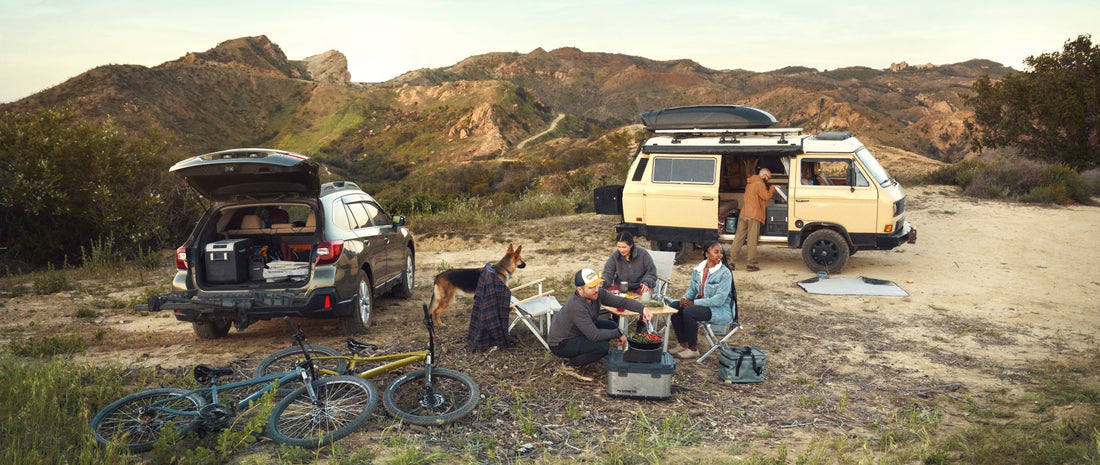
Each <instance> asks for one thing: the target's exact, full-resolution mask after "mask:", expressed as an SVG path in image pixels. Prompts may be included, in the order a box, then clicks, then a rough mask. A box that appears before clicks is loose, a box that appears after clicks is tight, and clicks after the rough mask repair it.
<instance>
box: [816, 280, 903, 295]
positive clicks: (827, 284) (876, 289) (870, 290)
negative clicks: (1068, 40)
mask: <svg viewBox="0 0 1100 465" xmlns="http://www.w3.org/2000/svg"><path fill="white" fill-rule="evenodd" d="M798 286H799V287H801V288H802V289H803V290H805V291H806V292H809V293H810V294H828V295H884V296H896V297H907V296H909V293H908V292H906V291H905V289H902V288H901V287H899V286H898V285H897V284H894V282H893V281H886V280H882V279H874V278H865V277H863V276H860V277H858V278H826V279H821V278H818V277H813V278H810V279H807V280H803V281H799V282H798Z"/></svg>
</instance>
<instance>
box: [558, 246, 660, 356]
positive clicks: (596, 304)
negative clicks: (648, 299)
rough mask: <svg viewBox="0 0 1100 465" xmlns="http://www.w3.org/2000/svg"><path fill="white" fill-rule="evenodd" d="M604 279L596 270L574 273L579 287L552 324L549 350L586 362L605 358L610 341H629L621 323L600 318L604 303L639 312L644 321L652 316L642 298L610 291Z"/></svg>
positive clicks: (574, 281)
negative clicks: (604, 285) (639, 300)
mask: <svg viewBox="0 0 1100 465" xmlns="http://www.w3.org/2000/svg"><path fill="white" fill-rule="evenodd" d="M602 282H603V279H602V278H600V275H599V273H596V271H595V270H592V269H590V268H585V269H583V270H580V271H578V272H577V274H576V275H574V276H573V284H576V286H577V291H576V292H574V293H573V295H571V296H569V300H567V301H565V305H563V306H562V307H561V311H560V312H558V315H557V316H555V317H554V322H553V323H551V324H550V332H549V334H548V335H547V338H546V342H547V343H549V344H550V353H552V354H554V355H557V356H558V357H562V358H568V359H569V365H570V366H575V367H576V366H582V365H587V364H589V363H592V362H595V361H597V360H599V359H601V358H603V357H604V356H606V355H607V352H608V351H609V350H610V348H609V346H608V341H611V340H614V339H618V341H619V345H620V346H625V345H626V335H625V334H623V333H622V331H619V325H618V324H616V323H615V322H614V321H611V320H601V319H598V318H597V316H598V315H599V313H600V306H601V305H607V306H609V307H615V308H623V309H626V310H630V311H633V312H637V313H640V314H641V315H642V317H641V318H642V321H649V319H650V318H652V317H653V312H651V311H649V309H648V308H646V306H645V305H643V304H642V303H641V302H638V301H637V300H634V299H628V298H625V297H619V296H617V295H614V294H612V293H610V292H608V291H607V290H606V289H603V288H602V287H601V286H600V283H602Z"/></svg>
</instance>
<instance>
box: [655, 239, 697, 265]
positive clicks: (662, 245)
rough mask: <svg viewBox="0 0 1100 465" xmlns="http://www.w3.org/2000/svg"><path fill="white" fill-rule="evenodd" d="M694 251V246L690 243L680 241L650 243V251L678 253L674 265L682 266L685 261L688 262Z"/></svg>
mask: <svg viewBox="0 0 1100 465" xmlns="http://www.w3.org/2000/svg"><path fill="white" fill-rule="evenodd" d="M693 249H694V245H693V244H692V243H690V242H680V241H649V250H658V251H661V252H676V256H675V258H674V259H673V263H676V264H681V263H684V260H687V257H688V255H689V254H691V251H692V250H693Z"/></svg>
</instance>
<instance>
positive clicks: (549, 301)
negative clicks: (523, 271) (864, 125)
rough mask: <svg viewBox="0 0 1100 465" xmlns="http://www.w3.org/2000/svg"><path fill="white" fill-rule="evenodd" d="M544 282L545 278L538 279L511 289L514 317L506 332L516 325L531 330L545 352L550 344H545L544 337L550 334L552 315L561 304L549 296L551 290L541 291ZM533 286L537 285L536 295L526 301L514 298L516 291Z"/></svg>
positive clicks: (559, 308)
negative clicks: (544, 348)
mask: <svg viewBox="0 0 1100 465" xmlns="http://www.w3.org/2000/svg"><path fill="white" fill-rule="evenodd" d="M545 280H546V278H539V279H537V280H535V281H531V282H529V283H526V284H521V285H519V286H516V287H514V288H512V289H511V291H512V304H511V308H512V314H513V315H514V316H515V317H514V318H513V319H512V323H511V324H510V325H508V332H509V333H510V332H512V329H513V328H515V327H516V325H518V324H520V323H523V324H524V326H526V327H527V329H529V330H531V334H534V335H535V338H536V339H538V340H539V342H541V343H542V346H543V347H546V350H550V344H547V343H546V335H547V333H549V332H550V321H551V319H552V318H553V317H554V313H557V311H558V310H561V304H560V303H558V299H557V298H555V297H554V296H552V295H550V294H553V293H554V291H553V290H549V291H546V292H543V291H542V282H543V281H545ZM534 285H538V293H536V294H535V295H533V296H531V297H528V298H526V299H517V298H516V296H515V292H516V291H518V290H520V289H523V288H525V287H528V286H534Z"/></svg>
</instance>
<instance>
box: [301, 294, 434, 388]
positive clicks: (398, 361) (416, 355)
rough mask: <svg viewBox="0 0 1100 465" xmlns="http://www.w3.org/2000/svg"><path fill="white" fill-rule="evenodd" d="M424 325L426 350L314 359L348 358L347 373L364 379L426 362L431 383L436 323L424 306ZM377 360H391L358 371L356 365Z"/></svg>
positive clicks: (328, 373) (322, 356) (326, 372)
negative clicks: (426, 331) (426, 335)
mask: <svg viewBox="0 0 1100 465" xmlns="http://www.w3.org/2000/svg"><path fill="white" fill-rule="evenodd" d="M424 326H427V327H428V348H427V349H424V350H418V351H414V352H402V353H399V354H385V355H371V356H367V357H364V356H362V355H359V354H358V353H352V354H351V355H341V356H326V355H314V356H313V359H314V360H337V359H343V360H347V362H348V368H347V374H351V375H355V376H358V377H360V378H363V379H370V378H373V377H375V376H378V375H380V374H383V373H389V372H391V371H393V370H396V369H398V368H401V367H404V366H408V365H412V364H414V363H417V362H421V361H423V362H425V363H424V369H425V370H426V371H427V380H428V382H429V383H430V382H431V379H432V367H433V366H434V365H433V364H432V360H434V359H435V324H434V323H433V322H432V319H431V317H430V316H429V315H428V307H427V306H424ZM375 362H390V363H386V364H383V365H380V366H377V367H374V368H371V369H369V370H366V371H363V372H356V371H355V367H356V366H357V365H359V364H366V363H375ZM317 370H318V371H320V372H321V373H324V374H327V375H342V374H344V373H337V372H335V371H332V370H329V369H325V368H322V367H317Z"/></svg>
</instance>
